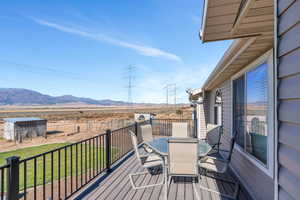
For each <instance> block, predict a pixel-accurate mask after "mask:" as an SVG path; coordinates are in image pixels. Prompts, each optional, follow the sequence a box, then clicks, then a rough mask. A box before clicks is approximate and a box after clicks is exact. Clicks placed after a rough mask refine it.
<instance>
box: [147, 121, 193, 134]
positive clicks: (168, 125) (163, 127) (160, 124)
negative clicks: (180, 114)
mask: <svg viewBox="0 0 300 200" xmlns="http://www.w3.org/2000/svg"><path fill="white" fill-rule="evenodd" d="M151 121H152V122H151V124H152V130H153V135H157V136H172V123H174V122H175V123H176V122H183V123H187V124H188V134H189V136H191V137H195V136H196V133H195V128H194V120H192V119H153V120H151Z"/></svg>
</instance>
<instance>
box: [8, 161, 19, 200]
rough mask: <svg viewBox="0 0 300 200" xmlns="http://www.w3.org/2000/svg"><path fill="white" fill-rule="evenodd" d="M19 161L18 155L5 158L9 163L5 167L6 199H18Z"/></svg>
mask: <svg viewBox="0 0 300 200" xmlns="http://www.w3.org/2000/svg"><path fill="white" fill-rule="evenodd" d="M19 161H20V157H17V156H12V157H9V158H6V162H7V164H8V165H9V168H8V169H7V174H6V175H7V200H17V199H19V197H18V196H19Z"/></svg>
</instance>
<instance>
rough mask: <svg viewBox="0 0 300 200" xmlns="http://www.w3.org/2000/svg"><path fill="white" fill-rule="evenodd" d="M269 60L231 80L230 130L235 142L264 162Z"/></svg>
mask: <svg viewBox="0 0 300 200" xmlns="http://www.w3.org/2000/svg"><path fill="white" fill-rule="evenodd" d="M267 116H268V64H267V63H263V64H261V65H259V66H257V67H256V68H254V69H252V70H250V71H248V72H246V73H244V74H243V75H241V76H240V77H239V78H237V79H235V80H233V130H235V131H237V134H238V135H237V140H236V142H237V144H238V145H240V147H241V148H242V149H243V150H244V151H245V152H247V153H248V154H251V155H252V156H254V157H255V158H256V159H257V160H259V161H260V162H262V163H263V164H264V165H267V155H268V132H267V129H268V123H267V122H268V120H267Z"/></svg>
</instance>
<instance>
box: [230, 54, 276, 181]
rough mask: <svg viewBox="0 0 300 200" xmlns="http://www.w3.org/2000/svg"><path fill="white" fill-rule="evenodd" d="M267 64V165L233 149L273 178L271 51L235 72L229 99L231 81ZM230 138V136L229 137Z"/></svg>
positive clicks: (273, 128)
mask: <svg viewBox="0 0 300 200" xmlns="http://www.w3.org/2000/svg"><path fill="white" fill-rule="evenodd" d="M265 62H267V64H268V115H267V123H268V155H267V165H265V164H263V163H262V162H261V161H259V160H258V159H257V158H255V157H254V156H253V155H251V154H249V153H247V152H245V150H244V149H243V148H242V147H240V146H239V145H237V144H235V145H234V149H236V150H237V151H239V152H240V153H241V154H242V155H243V156H244V157H246V158H247V159H248V160H249V161H250V162H251V163H252V164H254V165H255V166H256V167H257V168H259V169H260V170H261V171H263V172H264V173H265V174H267V175H268V176H270V177H271V178H274V162H275V159H274V156H275V152H274V145H275V144H274V138H275V135H274V133H275V115H274V104H275V102H274V101H275V98H274V76H273V75H274V68H273V64H274V63H273V62H274V61H273V49H272V50H270V51H268V52H266V53H265V54H263V55H262V56H261V57H259V58H258V59H256V60H255V61H253V62H252V63H250V64H249V65H248V66H246V67H245V68H244V69H242V70H241V71H239V72H237V73H236V74H235V75H233V76H232V77H231V83H230V84H231V86H230V87H231V99H233V80H235V79H237V78H238V77H240V76H241V75H243V74H245V73H246V72H249V71H250V70H252V69H254V68H255V67H258V66H259V65H261V64H263V63H265ZM231 104H232V106H231V113H233V101H232V102H231ZM232 133H233V115H232V116H231V134H232ZM231 136H232V135H231Z"/></svg>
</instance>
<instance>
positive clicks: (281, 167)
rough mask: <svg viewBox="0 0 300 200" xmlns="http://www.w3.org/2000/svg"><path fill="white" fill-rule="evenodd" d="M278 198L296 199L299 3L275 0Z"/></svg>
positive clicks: (299, 182)
mask: <svg viewBox="0 0 300 200" xmlns="http://www.w3.org/2000/svg"><path fill="white" fill-rule="evenodd" d="M277 2H278V13H277V14H278V27H277V28H278V43H277V44H278V49H277V50H278V52H277V56H278V61H279V62H278V103H279V105H278V198H279V199H280V200H281V199H282V200H283V199H284V200H292V199H294V200H296V199H299V198H300V189H299V188H300V145H299V142H300V116H299V111H300V89H299V86H300V0H278V1H277Z"/></svg>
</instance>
